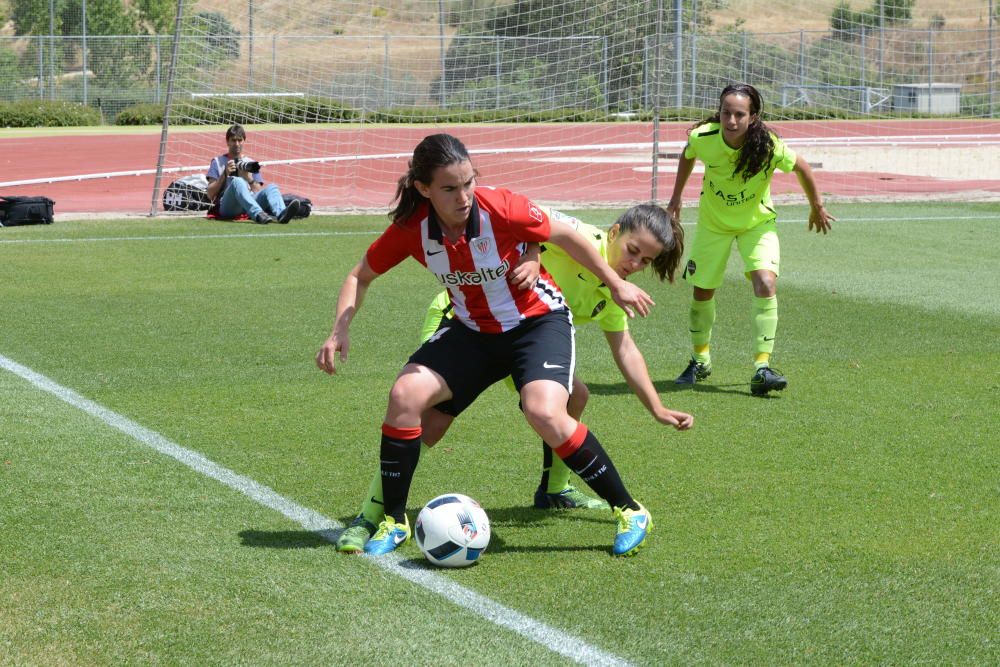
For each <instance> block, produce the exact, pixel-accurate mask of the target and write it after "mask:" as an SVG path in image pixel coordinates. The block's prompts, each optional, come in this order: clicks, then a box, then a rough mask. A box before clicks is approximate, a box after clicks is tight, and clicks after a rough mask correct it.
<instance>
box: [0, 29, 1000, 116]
mask: <svg viewBox="0 0 1000 667" xmlns="http://www.w3.org/2000/svg"><path fill="white" fill-rule="evenodd" d="M997 36H998V35H997V30H996V29H994V30H993V31H992V34H991V32H990V31H989V30H987V29H985V28H984V29H978V30H943V29H942V30H935V29H933V28H928V29H926V30H908V29H886V30H880V31H875V32H866V31H864V30H862V31H860V32H858V33H852V34H850V35H844V34H838V33H837V32H836V31H796V32H792V33H749V32H733V33H727V34H722V35H717V34H713V35H701V34H697V33H693V34H685V35H674V34H665V35H661V36H659V37H655V36H654V37H650V38H646V39H645V40H644V42H643V43H641V44H640V45H639V46H638V47H636V51H635V52H634V53H626V54H622V53H616V44H615V43H613V42H609V39H608V38H606V37H579V38H566V37H564V38H558V39H552V38H526V37H450V38H448V39H447V40H445V39H437V38H434V37H410V36H400V35H372V36H361V37H358V36H350V37H349V36H308V35H305V36H303V35H295V36H290V35H278V34H275V35H258V36H257V37H256V38H255V39H248V38H246V37H244V36H239V35H229V36H224V37H219V36H218V35H211V34H207V35H199V36H191V37H184V38H182V39H183V40H184V43H183V44H182V47H183V48H181V49H180V51H181V53H182V54H183V53H186V54H189V55H188V56H187V58H185V57H183V56H182V58H181V60H180V62H179V68H178V69H179V71H178V77H179V78H180V79H182V80H183V81H184V85H183V86H182V87H181V89H182V90H184V91H186V92H192V93H200V94H234V93H263V94H267V93H288V92H294V93H303V94H307V95H319V96H324V97H329V98H331V99H334V100H337V101H338V102H340V103H342V104H344V105H347V106H350V107H353V108H357V109H365V110H385V109H396V108H406V107H444V106H448V107H459V108H468V109H470V110H476V109H510V110H511V111H512V112H515V113H516V112H517V111H518V110H524V109H532V110H559V109H582V110H600V111H605V112H608V113H627V112H636V111H640V110H652V109H660V110H662V109H669V108H677V107H692V108H711V107H712V106H714V103H715V97H716V96H717V95H718V91H719V90H720V89H721V88H722V87H723V86H724V85H725V84H726V83H728V82H732V81H750V82H752V83H754V84H755V85H756V86H758V87H759V88H761V89H762V90H763V91H765V92H767V93H768V96H769V99H770V100H773V102H774V103H775V104H784V105H786V106H812V107H815V108H817V109H820V110H822V111H824V112H830V111H832V112H837V111H844V112H850V113H872V114H877V113H881V112H888V111H890V110H892V108H893V105H894V103H895V100H896V98H895V96H894V95H893V94H892V93H893V89H894V87H896V86H926V88H927V90H928V92H930V93H933V92H935V91H937V90H938V89H939V87H940V85H941V84H944V85H946V86H949V87H950V86H954V87H955V88H954V89H955V90H957V91H958V94H959V95H960V102H959V105H960V109H955V110H954V113H959V112H960V111H961V113H965V114H969V115H975V116H995V115H996V113H997V111H998V108H997V104H998V102H997V99H996V90H995V89H996V87H997V81H996V70H997V60H998V56H997V54H995V53H994V48H995V47H994V44H998V42H997V39H996V38H997ZM172 46H173V38H172V37H171V36H167V35H159V36H157V35H117V36H89V37H63V36H47V35H39V36H30V37H0V101H13V100H22V99H40V100H64V101H72V102H79V103H83V104H86V105H89V106H92V107H95V108H98V109H100V110H101V112H102V114H103V116H104V118H105V122H109V123H110V122H113V120H114V115H115V114H117V113H118V112H119V111H121V110H122V109H123V108H125V107H127V106H130V105H133V104H137V103H153V104H159V103H162V101H163V99H164V96H165V94H166V85H167V77H168V65H169V62H170V53H171V49H172ZM949 90H951V88H949Z"/></svg>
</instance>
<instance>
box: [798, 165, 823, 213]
mask: <svg viewBox="0 0 1000 667" xmlns="http://www.w3.org/2000/svg"><path fill="white" fill-rule="evenodd" d="M793 171H794V172H795V177H796V178H797V179H798V180H799V187H801V188H802V191H803V192H804V193H805V195H806V199H808V200H809V205H810V206H811V207H813V208H822V206H823V197H822V196H821V195H820V193H819V188H818V187H816V178H815V177H814V176H813V172H812V167H810V166H809V163H808V162H806V161H805V159H803V158H802V156H801V155H800V156H799V157H798V158H796V160H795V168H794V169H793Z"/></svg>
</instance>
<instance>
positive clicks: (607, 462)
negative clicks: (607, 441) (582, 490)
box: [555, 422, 639, 510]
mask: <svg viewBox="0 0 1000 667" xmlns="http://www.w3.org/2000/svg"><path fill="white" fill-rule="evenodd" d="M555 452H556V455H557V456H558V457H559V458H561V459H562V460H563V461H565V462H566V465H568V466H569V468H570V470H572V471H573V472H575V473H576V474H577V475H579V476H580V478H581V479H582V480H583V481H585V482H586V483H587V485H588V486H590V488H592V489H593V490H594V492H595V493H596V494H597V495H599V496H600V497H601V498H603V499H604V500H606V501H608V504H609V505H611V506H612V507H622V508H625V507H627V508H629V509H633V510H637V509H639V504H638V503H637V502H635V500H633V499H632V496H631V495H629V492H628V490H626V489H625V484H624V483H623V482H622V478H621V476H620V475H619V474H618V470H617V469H616V468H615V464H614V463H612V461H611V457H610V456H608V454H607V452H605V451H604V447H602V446H601V443H600V441H598V439H597V437H596V436H595V435H594V434H593V433H591V432H590V430H589V429H588V428H587V427H586V426H584V425H583V423H582V422H580V423H579V424H577V427H576V431H575V432H574V433H573V435H571V436H570V437H569V439H568V440H567V441H566V442H564V443H563V444H561V445H560V446H559V447H557V448H556V450H555Z"/></svg>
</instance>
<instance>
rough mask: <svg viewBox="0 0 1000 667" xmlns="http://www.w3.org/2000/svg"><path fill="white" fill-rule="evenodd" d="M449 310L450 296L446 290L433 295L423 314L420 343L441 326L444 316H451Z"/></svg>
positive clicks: (450, 309)
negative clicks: (425, 312)
mask: <svg viewBox="0 0 1000 667" xmlns="http://www.w3.org/2000/svg"><path fill="white" fill-rule="evenodd" d="M451 311H452V308H451V296H450V295H449V294H448V290H444V291H442V292H441V293H440V294H438V295H437V296H436V297H434V300H433V301H431V305H430V306H429V307H428V308H427V314H426V315H424V326H423V327H422V328H421V329H420V342H421V343H426V342H427V339H428V338H430V337H431V336H433V335H434V332H435V331H437V330H438V327H440V326H441V320H443V319H444V318H445V317H451Z"/></svg>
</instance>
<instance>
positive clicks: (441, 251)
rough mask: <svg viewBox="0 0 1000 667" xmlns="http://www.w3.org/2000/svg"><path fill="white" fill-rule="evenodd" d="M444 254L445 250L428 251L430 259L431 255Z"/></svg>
mask: <svg viewBox="0 0 1000 667" xmlns="http://www.w3.org/2000/svg"><path fill="white" fill-rule="evenodd" d="M443 252H444V250H435V251H434V252H431V251H430V250H428V251H427V256H428V257H430V256H431V255H440V254H441V253H443Z"/></svg>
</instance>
